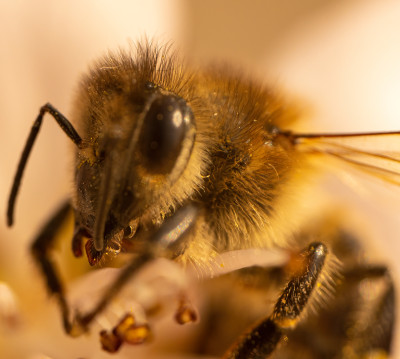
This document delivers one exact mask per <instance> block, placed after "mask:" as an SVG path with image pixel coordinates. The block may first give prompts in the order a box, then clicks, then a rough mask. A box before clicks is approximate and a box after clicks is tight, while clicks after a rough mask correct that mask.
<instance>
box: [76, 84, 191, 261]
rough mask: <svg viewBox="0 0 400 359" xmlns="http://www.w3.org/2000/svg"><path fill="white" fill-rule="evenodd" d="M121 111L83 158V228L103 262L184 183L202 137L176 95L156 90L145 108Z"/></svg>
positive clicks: (79, 185) (79, 201)
mask: <svg viewBox="0 0 400 359" xmlns="http://www.w3.org/2000/svg"><path fill="white" fill-rule="evenodd" d="M124 101H125V100H124ZM118 108H121V109H123V110H121V111H120V112H117V113H115V112H114V113H113V118H115V120H111V119H110V118H109V119H108V120H107V121H103V126H102V128H101V130H100V131H99V132H98V133H99V134H98V136H97V140H96V143H93V144H92V146H90V147H88V148H86V149H84V150H82V151H81V152H80V153H78V158H79V165H78V166H77V170H76V182H77V205H76V208H77V224H78V226H79V227H81V228H82V227H84V228H85V229H86V232H87V233H89V236H90V237H91V239H90V241H91V243H92V247H93V249H94V250H95V251H96V252H97V256H101V255H102V254H103V253H104V252H107V251H108V248H109V247H110V246H112V243H113V240H115V239H116V238H121V237H123V236H124V235H125V236H126V235H131V232H132V224H131V223H132V221H133V222H135V223H137V219H138V218H140V217H141V216H142V215H143V213H144V212H145V211H146V210H147V208H148V207H149V206H151V205H152V204H153V203H155V202H156V201H159V200H160V199H162V198H163V196H164V195H165V194H166V193H167V192H168V191H169V190H170V188H171V187H172V186H173V185H174V184H175V183H176V182H177V181H178V179H179V178H180V177H181V175H182V173H183V172H184V170H185V168H186V165H187V163H188V161H189V158H190V156H191V153H192V149H193V145H194V140H195V134H196V129H195V122H194V116H193V113H192V110H191V108H190V106H189V105H188V104H187V103H186V101H185V100H184V99H183V98H181V97H179V96H177V95H175V94H173V93H170V92H167V91H164V90H160V89H154V90H153V91H151V92H150V93H149V96H147V98H146V99H144V101H143V105H142V106H138V105H137V103H135V104H134V105H125V106H121V105H119V106H118ZM116 111H118V110H116ZM93 149H94V151H92V150H93ZM88 151H92V153H93V152H94V156H93V155H92V156H93V158H89V156H88V154H87V152H88ZM88 257H89V255H88ZM89 261H90V259H89Z"/></svg>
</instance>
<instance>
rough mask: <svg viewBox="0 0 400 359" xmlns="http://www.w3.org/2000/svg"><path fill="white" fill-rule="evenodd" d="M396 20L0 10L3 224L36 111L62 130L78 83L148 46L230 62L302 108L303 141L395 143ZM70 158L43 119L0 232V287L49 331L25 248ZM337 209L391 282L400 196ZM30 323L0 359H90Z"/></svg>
mask: <svg viewBox="0 0 400 359" xmlns="http://www.w3.org/2000/svg"><path fill="white" fill-rule="evenodd" d="M399 19H400V2H398V1H395V0H393V1H382V0H367V1H365V0H351V1H349V0H346V1H344V0H341V1H329V0H301V1H289V0H283V1H282V0H264V1H252V2H248V1H234V0H230V1H228V0H223V1H211V0H206V1H204V0H201V1H200V0H199V1H183V0H182V1H179V0H174V1H169V2H167V1H163V0H159V1H156V0H152V1H146V2H142V1H132V0H131V1H128V0H126V1H122V0H119V1H106V0H102V1H95V0H91V1H75V0H73V1H57V2H56V1H51V0H38V1H34V2H33V1H28V0H25V1H24V0H21V1H14V2H11V1H6V0H0V80H1V89H2V91H1V95H0V208H1V211H0V212H1V213H5V207H6V206H5V205H6V201H7V196H8V191H9V188H10V186H11V182H12V178H13V175H14V171H15V168H16V164H17V160H18V159H19V155H20V153H21V150H22V147H23V144H24V142H25V140H26V137H27V134H28V131H29V128H30V126H31V124H32V122H33V120H34V118H35V116H36V115H37V112H38V109H39V107H40V106H41V105H42V104H44V103H46V102H48V101H49V102H51V103H52V104H53V105H54V106H56V107H57V108H58V109H60V110H61V111H62V112H63V113H64V114H65V115H66V116H67V117H68V115H69V113H70V112H71V107H70V103H71V99H72V95H73V93H74V90H75V86H76V83H77V80H78V78H79V74H80V73H81V72H83V71H85V70H86V68H87V64H88V63H89V62H90V61H91V60H92V59H94V58H96V57H97V56H98V55H100V54H102V53H103V52H104V50H106V49H109V48H111V49H115V48H116V47H118V46H121V45H122V46H125V45H127V44H128V41H129V39H132V40H136V39H138V38H141V37H143V36H144V35H147V36H148V37H155V38H157V39H160V40H161V41H168V40H171V39H172V40H173V41H174V42H175V43H176V44H177V45H178V47H181V48H182V49H183V50H184V52H185V53H186V54H187V57H188V58H189V59H191V60H192V61H194V62H199V63H208V62H210V61H215V60H221V61H228V62H233V63H234V64H237V65H239V66H242V67H243V68H244V69H245V70H246V71H248V72H249V73H254V74H256V75H257V76H259V77H263V78H265V79H266V80H268V81H269V82H270V83H272V84H273V85H274V86H278V87H279V88H281V89H284V91H285V92H287V93H288V94H289V95H290V96H293V98H295V99H296V100H298V101H302V103H303V101H304V103H305V108H307V109H308V110H309V112H308V113H309V114H310V116H309V121H307V122H305V123H304V125H303V127H302V129H304V130H307V131H312V130H315V131H335V132H337V131H378V130H395V129H396V130H399V129H400V22H399ZM68 149H69V146H68V140H67V139H66V137H65V135H64V134H63V133H62V131H61V130H60V129H59V128H58V127H57V125H56V124H55V122H54V121H53V120H52V119H51V118H46V119H45V121H44V126H43V128H42V131H41V135H40V136H39V139H38V141H37V143H36V145H35V148H34V152H33V155H32V157H31V160H30V162H29V166H28V168H27V172H26V176H25V177H24V183H23V187H22V191H21V195H20V197H19V201H18V206H17V213H16V225H15V226H14V228H13V229H11V230H10V229H7V228H6V227H5V220H4V221H3V220H2V221H0V281H7V282H8V283H9V285H10V286H11V287H12V288H13V289H14V290H15V292H16V294H17V295H18V296H19V301H20V306H21V308H22V310H29V311H30V312H31V314H32V312H36V319H37V318H38V317H39V318H42V321H43V322H44V323H46V321H49V322H51V323H52V318H51V317H50V319H49V318H48V316H47V318H46V314H42V312H41V311H42V310H43V313H46V312H47V310H49V311H51V312H54V308H47V307H48V306H47V304H44V303H48V302H46V297H45V295H44V291H43V285H42V281H41V279H40V278H39V276H38V275H37V273H36V272H35V271H34V270H35V269H34V266H33V265H32V261H31V258H30V257H29V255H28V243H29V241H30V240H31V238H32V235H33V234H34V233H35V231H36V230H37V229H38V227H39V226H40V224H41V223H43V221H44V220H45V219H46V218H47V217H48V216H49V214H50V213H51V212H52V210H53V209H54V208H55V207H56V206H57V204H58V203H59V202H60V200H61V199H62V198H64V197H66V196H67V194H68V191H69V190H70V187H71V185H70V172H71V169H70V167H69V162H70V157H69V151H68ZM382 187H383V186H382ZM371 189H372V191H371ZM375 190H376V191H378V192H375ZM371 192H372V193H371ZM343 197H344V198H345V197H350V198H351V199H352V202H354V205H355V208H356V210H357V211H359V212H361V213H362V215H365V217H366V223H368V225H369V226H370V228H368V231H369V232H370V234H373V237H374V238H375V246H377V247H379V248H381V250H382V252H383V256H384V257H385V258H386V260H387V263H388V264H389V266H390V267H391V268H393V270H394V272H395V273H399V272H400V262H399V260H398V258H399V254H400V244H399V243H400V241H399V235H400V211H399V203H400V190H399V189H396V188H380V186H376V187H375V186H373V185H372V186H370V185H367V188H366V194H365V196H359V195H354V194H352V193H351V192H350V191H346V190H343ZM68 247H69V244H67V245H66V248H67V249H68ZM29 303H31V304H32V303H34V304H35V306H32V305H29ZM36 304H37V305H36ZM26 315H27V316H28V314H26ZM28 317H29V316H28ZM31 317H32V315H31ZM30 320H31V321H28V322H27V323H25V324H24V327H23V329H22V331H23V333H24V334H19V333H20V332H17V333H13V332H10V331H5V333H0V345H1V346H2V347H0V353H2V352H3V353H5V354H2V355H1V356H2V357H7V358H12V357H13V356H14V357H15V358H29V359H34V358H44V357H43V356H39V355H44V354H46V355H48V356H49V357H51V358H54V359H55V358H71V357H77V356H78V353H80V354H79V355H87V356H88V357H89V353H90V352H88V353H86V354H85V353H83V354H82V347H83V345H82V346H81V347H80V346H79V345H80V344H76V342H75V341H73V340H70V339H65V340H64V339H57V340H58V342H57V345H52V344H49V342H52V341H53V337H54V338H55V337H57V338H58V337H60V338H63V337H62V332H61V331H60V328H59V324H60V323H59V319H58V317H57V318H56V320H54V322H55V323H54V324H53V323H52V324H50V325H51V328H52V332H49V331H48V329H47V330H46V328H48V327H47V326H46V325H48V324H43V325H42V326H40V325H39V326H37V327H36V326H35V325H37V324H32V323H37V322H36V321H35V320H32V319H30ZM50 333H51V335H50ZM46 336H47V337H46ZM91 350H93V348H92V349H91ZM100 355H103V354H99V353H98V354H93V352H92V354H90V357H93V358H94V357H96V358H99V357H100ZM104 357H108V356H107V355H105V356H104Z"/></svg>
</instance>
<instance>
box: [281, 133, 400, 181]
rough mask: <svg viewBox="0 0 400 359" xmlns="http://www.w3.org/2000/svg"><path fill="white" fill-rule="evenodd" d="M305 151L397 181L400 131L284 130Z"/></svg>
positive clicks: (398, 174) (399, 176) (399, 163)
mask: <svg viewBox="0 0 400 359" xmlns="http://www.w3.org/2000/svg"><path fill="white" fill-rule="evenodd" d="M285 136H287V137H288V138H289V139H290V141H291V142H292V143H293V144H294V145H295V146H296V147H297V149H298V150H299V151H301V152H304V153H309V154H315V155H326V156H330V157H334V158H337V159H339V160H341V161H343V162H346V163H347V164H349V165H351V166H352V167H354V168H356V169H358V170H361V171H363V172H366V173H368V174H370V175H373V176H375V177H377V178H379V179H381V180H384V181H386V182H389V183H392V184H395V185H400V132H376V133H354V134H296V133H290V132H287V133H285Z"/></svg>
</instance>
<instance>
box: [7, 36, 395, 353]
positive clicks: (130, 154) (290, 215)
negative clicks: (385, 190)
mask: <svg viewBox="0 0 400 359" xmlns="http://www.w3.org/2000/svg"><path fill="white" fill-rule="evenodd" d="M45 114H49V115H51V116H52V117H53V118H54V119H55V120H56V122H57V123H58V124H59V126H60V128H61V129H62V130H63V132H64V133H65V134H66V135H67V136H68V137H69V138H70V139H71V141H72V142H73V144H74V148H75V154H74V190H73V193H72V196H71V200H69V201H68V202H67V203H65V204H64V205H63V206H62V207H61V208H60V209H59V210H58V211H57V212H56V213H55V214H54V216H53V217H52V218H51V219H50V221H49V222H48V223H47V224H46V225H45V226H44V227H43V229H42V230H41V231H40V233H39V234H38V236H37V237H36V239H35V240H34V241H33V244H32V247H31V250H32V254H33V257H34V259H35V261H36V263H37V265H38V267H39V268H40V270H41V272H42V274H43V275H44V277H45V280H46V284H47V288H48V290H49V292H50V293H51V294H52V295H53V296H54V297H55V298H56V299H57V302H58V305H59V307H60V310H61V317H62V321H63V326H64V329H65V331H66V333H68V334H70V335H72V336H78V335H81V334H82V333H84V332H87V331H89V330H90V328H91V325H92V324H93V322H94V321H95V320H96V318H97V317H98V316H100V315H102V313H103V312H104V311H106V309H107V307H109V306H110V305H111V303H112V302H113V300H114V299H115V298H116V297H117V296H118V295H119V294H120V293H121V292H122V291H123V290H124V288H125V287H127V286H128V284H129V283H130V281H131V280H132V279H133V278H135V277H137V276H138V275H139V273H140V272H141V271H143V269H144V267H146V265H148V264H149V263H152V262H154V261H156V260H157V259H158V258H165V259H167V260H168V261H170V262H174V263H178V264H179V266H180V267H182V268H183V269H187V268H189V267H191V266H192V267H195V268H197V269H199V268H200V270H203V271H209V272H211V275H210V276H213V275H214V276H215V277H216V278H211V279H209V280H206V281H205V283H203V284H202V285H204V286H205V288H206V289H205V293H206V297H207V298H206V303H207V304H206V305H204V306H203V308H204V310H203V313H200V314H201V315H202V325H203V330H200V331H199V333H197V339H196V340H197V341H196V343H197V344H193V347H192V351H193V352H194V353H197V354H213V355H219V356H222V357H223V358H236V359H243V358H266V357H272V356H278V357H279V358H286V357H287V358H317V357H318V358H323V357H324V358H325V357H326V358H328V357H329V358H330V357H332V358H333V357H335V358H336V357H337V358H339V357H343V358H344V357H346V358H348V357H351V358H364V357H366V356H368V355H382V357H384V356H388V355H390V350H391V341H392V333H393V326H394V323H393V317H394V311H395V305H394V286H393V281H392V279H391V276H390V274H389V272H388V270H387V268H386V267H385V266H382V265H376V264H373V263H369V262H368V261H367V260H365V259H364V258H362V256H360V253H361V250H362V249H361V248H362V246H361V244H360V242H359V241H358V240H357V239H356V238H354V236H352V234H351V233H349V232H348V231H346V230H345V229H343V228H341V227H340V225H337V223H336V221H335V220H328V219H326V218H325V219H323V218H315V221H312V222H313V223H312V224H311V223H310V221H308V223H305V222H307V221H306V220H303V221H299V220H298V219H299V218H301V217H302V208H303V207H302V205H303V202H304V198H303V197H302V195H301V193H302V190H303V188H305V187H307V186H309V185H310V182H311V181H312V180H311V179H312V178H313V177H315V175H316V173H317V171H318V165H316V164H317V163H319V164H321V163H324V165H325V164H326V163H329V161H332V162H335V161H339V162H342V163H343V164H347V165H348V166H349V167H351V168H354V169H359V170H362V171H364V172H367V173H369V174H371V175H372V176H375V177H378V178H380V179H383V180H384V181H387V182H391V183H394V184H396V185H398V184H399V173H400V170H399V158H398V157H396V155H395V154H393V153H390V152H385V151H380V150H377V151H375V150H371V149H368V148H367V147H366V145H365V143H368V141H369V140H371V141H373V140H375V139H379V140H380V141H381V142H382V141H385V142H386V143H388V142H395V141H396V140H397V139H398V136H399V133H398V132H393V133H372V134H305V133H303V134H301V133H295V132H293V131H291V130H290V126H291V125H292V124H293V123H295V121H297V120H298V118H297V117H298V116H296V112H295V111H294V110H292V108H291V107H290V105H289V104H287V103H285V102H284V101H283V100H282V99H281V98H280V96H278V95H277V94H275V93H274V92H273V91H272V90H271V89H269V88H267V87H265V86H264V85H262V84H260V83H258V82H257V81H255V80H252V79H249V78H246V77H245V76H243V75H241V74H240V73H239V72H235V71H232V69H227V68H220V67H210V68H208V69H206V70H204V71H192V70H190V69H188V68H187V66H186V65H185V64H184V63H183V62H182V61H180V60H179V58H178V56H177V55H176V54H175V53H174V52H173V51H172V50H171V49H170V47H169V46H161V47H157V46H155V45H152V44H150V43H149V42H145V43H138V44H137V45H136V46H135V48H133V49H131V50H130V51H125V50H120V51H119V52H116V53H109V54H108V55H107V56H105V57H103V58H101V59H99V60H98V61H97V62H95V63H94V65H93V66H92V67H91V69H90V71H89V72H88V73H87V74H86V75H84V76H83V78H82V80H81V83H80V87H79V91H78V93H77V96H76V99H75V106H74V110H73V114H72V118H71V122H70V121H69V120H68V119H67V118H66V117H64V116H63V115H62V114H61V112H60V111H58V110H57V109H56V108H55V107H53V106H52V105H51V104H45V105H44V106H42V107H41V109H40V112H39V115H38V117H37V118H36V120H35V122H34V124H33V127H32V129H31V132H30V135H29V138H28V140H27V142H26V145H25V148H24V151H23V154H22V157H21V159H20V162H19V166H18V169H17V173H16V176H15V179H14V182H13V186H12V190H11V194H10V197H9V203H8V212H7V221H8V225H10V226H11V225H12V224H13V221H14V206H15V203H16V198H17V194H18V190H19V187H20V183H21V179H22V175H23V172H24V169H25V166H26V163H27V160H28V157H29V154H30V153H31V150H32V146H33V144H34V142H35V140H36V137H37V135H38V132H39V129H40V127H41V124H42V121H43V118H44V116H45ZM71 210H72V211H73V213H74V221H75V229H74V235H73V238H72V251H73V254H74V256H75V257H77V258H79V257H82V256H84V255H86V257H87V260H88V262H89V264H90V265H91V266H94V267H98V266H107V265H108V264H109V263H114V264H115V262H113V261H115V260H116V259H119V258H123V259H122V260H121V262H118V266H119V267H120V268H119V271H118V272H117V275H116V276H114V278H113V280H112V281H111V282H110V283H109V285H108V287H107V290H105V291H104V293H103V294H102V295H101V296H99V297H98V298H96V301H95V302H94V304H93V306H92V307H91V308H89V309H88V310H85V311H83V312H82V311H81V310H79V308H78V310H75V311H73V310H72V309H71V306H70V303H69V302H68V300H67V293H66V292H67V291H66V289H65V287H64V284H63V282H62V280H61V277H60V275H59V274H58V271H57V269H56V265H55V263H54V260H53V259H52V246H53V245H54V240H55V237H56V234H57V233H58V232H59V230H60V227H61V225H62V224H63V223H64V222H65V220H66V217H67V216H68V214H69V213H70V211H71ZM252 249H264V250H265V252H262V251H261V252H260V253H261V254H262V253H264V255H266V256H267V253H268V251H269V250H274V249H280V250H281V251H282V252H284V253H286V254H287V256H286V257H285V259H284V260H283V261H282V263H280V264H279V265H277V264H273V263H272V262H271V263H269V264H268V263H267V264H266V265H265V266H261V265H256V264H254V263H252V261H251V260H249V261H248V262H247V263H246V264H244V265H242V266H239V267H238V268H231V269H229V266H227V270H226V271H225V273H224V274H221V275H219V276H218V275H215V273H216V272H217V271H216V270H214V269H213V268H216V267H221V266H222V264H221V263H222V262H221V257H223V256H224V255H226V257H225V258H229V254H230V253H242V254H243V253H250V252H247V251H248V250H252ZM267 262H268V260H267ZM100 271H101V270H99V272H100ZM213 271H214V272H213ZM366 282H368V283H369V284H368V286H367V288H368V290H366V289H365V283H366ZM362 283H364V285H362ZM221 288H224V291H223V292H224V295H223V297H222V296H221ZM186 299H187V298H186V297H185V296H184V295H183V296H181V298H180V301H179V303H180V304H179V306H178V309H177V311H176V316H175V318H176V321H177V322H178V323H181V324H182V323H187V322H193V321H196V320H197V311H196V310H195V309H194V308H193V306H191V304H190V302H189V301H187V300H186ZM266 302H268V303H266ZM322 302H326V303H325V304H324V305H320V304H321V303H322ZM271 303H272V304H271ZM312 311H315V312H316V313H314V314H312V313H311V312H312ZM150 312H151V311H150V310H149V311H148V313H146V314H149V315H150V314H151V313H150ZM338 313H340V314H338ZM150 331H151V328H150V326H149V325H148V324H147V323H143V322H142V323H140V322H139V323H138V322H137V320H136V319H135V315H134V313H130V312H127V313H124V314H123V315H121V316H120V318H119V319H118V321H117V322H116V323H115V324H114V326H113V328H112V329H111V330H102V331H101V332H100V342H101V345H102V347H103V349H104V350H106V351H109V352H116V351H117V350H118V349H119V348H120V346H121V345H124V344H138V343H142V342H144V341H146V339H147V337H148V336H149V333H150Z"/></svg>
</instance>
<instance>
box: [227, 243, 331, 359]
mask: <svg viewBox="0 0 400 359" xmlns="http://www.w3.org/2000/svg"><path fill="white" fill-rule="evenodd" d="M327 254H328V250H327V247H326V246H325V245H324V244H322V243H312V244H310V245H309V246H308V248H307V249H305V250H303V251H302V252H301V253H300V255H299V256H298V258H297V260H296V261H295V263H294V265H293V268H292V276H291V279H290V280H289V282H288V283H287V285H286V287H285V289H284V291H283V293H282V294H281V296H280V298H279V299H278V301H277V302H276V304H275V307H274V310H273V313H272V314H271V315H270V316H269V317H268V318H266V319H264V320H262V321H261V322H259V323H258V324H256V325H255V326H254V327H252V328H251V329H250V330H249V331H248V332H246V333H244V334H243V335H242V336H241V337H240V338H239V339H238V340H237V341H236V343H234V344H233V346H232V347H231V348H230V349H229V350H228V351H227V352H226V353H225V355H224V356H223V358H224V359H245V358H246V359H264V358H267V357H268V356H269V355H270V354H272V353H273V352H274V351H275V349H276V348H277V346H278V344H279V342H280V341H281V340H282V339H283V338H284V337H285V331H286V330H287V329H289V328H293V327H295V326H296V324H297V323H298V321H299V320H300V319H301V318H302V317H303V316H304V313H305V312H306V311H307V309H308V307H310V304H311V303H310V302H312V301H311V300H310V299H311V297H312V296H313V294H314V292H315V291H316V290H318V289H319V288H320V287H321V281H323V280H324V278H323V276H324V274H323V273H324V267H325V265H326V263H325V259H326V257H327Z"/></svg>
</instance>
